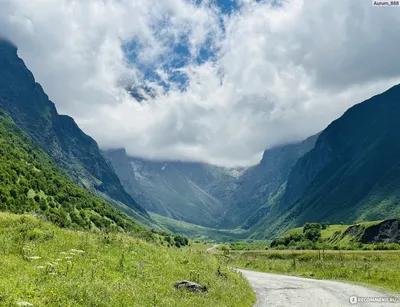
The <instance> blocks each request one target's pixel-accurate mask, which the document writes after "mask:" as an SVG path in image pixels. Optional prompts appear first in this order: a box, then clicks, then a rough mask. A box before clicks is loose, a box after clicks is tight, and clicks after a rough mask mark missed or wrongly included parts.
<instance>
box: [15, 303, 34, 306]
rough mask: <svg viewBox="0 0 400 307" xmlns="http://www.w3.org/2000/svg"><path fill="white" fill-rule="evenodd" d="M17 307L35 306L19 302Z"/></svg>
mask: <svg viewBox="0 0 400 307" xmlns="http://www.w3.org/2000/svg"><path fill="white" fill-rule="evenodd" d="M17 305H18V306H33V304H31V303H29V302H18V303H17Z"/></svg>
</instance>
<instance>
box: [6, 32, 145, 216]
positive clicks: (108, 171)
mask: <svg viewBox="0 0 400 307" xmlns="http://www.w3.org/2000/svg"><path fill="white" fill-rule="evenodd" d="M0 108H1V109H2V110H4V111H5V112H6V113H7V114H8V115H9V116H10V117H11V118H12V119H13V121H14V122H15V124H16V125H17V126H18V127H20V128H21V129H22V130H24V131H25V132H26V133H27V134H28V135H29V137H30V138H31V139H32V140H33V141H34V142H35V143H36V144H38V145H39V146H40V147H41V148H42V149H43V150H44V151H45V152H46V153H47V154H48V155H49V156H50V157H51V158H52V159H53V160H54V161H55V162H56V163H57V164H58V165H59V166H60V167H61V168H62V169H63V170H64V171H66V172H67V173H68V175H69V176H70V177H71V178H73V180H74V181H75V182H76V183H77V184H79V185H80V186H82V187H85V188H86V189H88V190H90V191H92V192H94V193H96V194H97V195H99V196H100V197H103V198H104V199H106V201H107V202H110V203H112V204H115V205H117V206H123V205H125V206H127V207H129V209H130V210H128V209H127V210H126V212H127V213H128V214H130V213H131V212H133V214H132V215H133V216H135V217H137V216H138V215H140V216H141V218H142V219H143V220H146V219H147V220H148V219H149V218H148V215H147V213H146V211H145V210H144V209H143V208H142V207H141V206H140V205H139V204H138V203H137V202H136V201H135V200H134V199H133V198H132V197H131V196H130V195H129V194H128V193H127V192H126V191H125V190H124V188H123V187H122V185H121V182H120V180H119V179H118V177H117V175H116V174H115V172H114V170H113V169H112V166H111V165H109V164H108V163H107V161H106V159H105V158H104V156H103V154H102V152H101V151H100V149H99V147H98V145H97V143H96V142H95V141H94V140H93V139H92V138H91V137H90V136H88V135H86V134H85V133H84V132H83V131H82V130H81V129H80V128H79V127H78V125H77V124H76V123H75V121H74V120H73V119H72V118H71V117H69V116H66V115H60V114H58V112H57V110H56V107H55V105H54V103H53V102H52V101H50V100H49V97H48V96H47V95H46V93H45V92H44V90H43V88H42V87H41V86H40V84H38V83H37V82H36V81H35V78H34V76H33V74H32V73H31V72H30V71H29V69H28V68H27V67H26V66H25V64H24V62H23V60H22V59H21V58H19V57H18V54H17V48H16V47H15V46H13V45H12V44H11V43H9V42H7V41H5V40H2V39H1V38H0ZM121 204H123V205H121Z"/></svg>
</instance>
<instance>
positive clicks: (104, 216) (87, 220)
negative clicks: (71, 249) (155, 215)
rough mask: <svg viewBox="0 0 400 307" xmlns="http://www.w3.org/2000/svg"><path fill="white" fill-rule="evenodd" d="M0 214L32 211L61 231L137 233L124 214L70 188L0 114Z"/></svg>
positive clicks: (54, 167)
mask: <svg viewBox="0 0 400 307" xmlns="http://www.w3.org/2000/svg"><path fill="white" fill-rule="evenodd" d="M0 210H1V211H11V212H14V213H25V212H33V213H35V214H38V215H43V216H45V217H46V218H47V219H49V220H50V221H52V222H54V223H55V224H57V225H59V226H62V227H72V228H78V229H91V228H99V229H107V230H112V229H115V230H135V229H136V230H137V231H142V227H139V226H138V225H137V224H136V223H135V222H134V221H133V220H132V219H130V218H128V217H127V216H126V215H125V214H123V213H120V212H119V211H117V210H116V209H114V208H113V207H111V206H110V205H109V204H107V203H105V202H104V201H103V200H101V199H99V198H97V197H95V196H94V195H92V194H91V193H89V192H88V191H86V190H84V189H83V188H81V187H79V186H78V185H76V184H75V183H74V182H73V181H72V180H71V179H70V178H69V177H68V176H67V175H66V174H64V172H63V171H62V170H61V169H60V168H59V167H58V166H57V165H56V164H55V163H54V162H53V161H52V160H51V159H50V157H48V156H47V154H46V153H44V152H43V151H42V150H41V149H40V148H39V146H37V145H35V144H34V143H33V142H32V140H31V139H30V138H29V137H28V136H27V135H26V134H25V133H24V132H23V131H22V130H21V129H20V128H18V127H17V126H16V125H15V124H14V123H13V121H12V120H11V118H10V117H9V116H8V115H6V114H5V113H4V112H3V111H1V110H0ZM143 231H144V230H143Z"/></svg>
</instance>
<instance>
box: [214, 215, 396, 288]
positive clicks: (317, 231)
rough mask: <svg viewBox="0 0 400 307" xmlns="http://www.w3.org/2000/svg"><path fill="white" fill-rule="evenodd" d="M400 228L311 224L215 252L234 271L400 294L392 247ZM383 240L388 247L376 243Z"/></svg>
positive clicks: (388, 223)
mask: <svg viewBox="0 0 400 307" xmlns="http://www.w3.org/2000/svg"><path fill="white" fill-rule="evenodd" d="M398 223H399V221H398V220H396V219H392V220H386V221H375V222H366V223H361V224H354V225H329V224H327V223H326V224H318V223H307V224H305V225H304V226H303V227H300V228H295V229H292V230H290V231H288V232H287V233H285V234H284V235H283V236H282V237H279V238H276V239H274V240H272V241H244V242H236V243H231V244H225V245H220V246H219V247H218V249H217V250H215V251H214V253H216V254H217V255H219V257H220V259H221V260H223V261H225V263H226V264H227V265H229V266H231V267H239V268H244V269H249V270H255V271H262V272H269V273H278V274H285V275H296V276H301V277H307V278H317V279H332V280H342V281H348V282H355V283H360V284H365V285H368V286H372V287H378V288H383V289H386V290H389V291H395V292H400V274H399V272H400V245H399V244H398V241H397V243H395V242H393V240H395V239H396V238H398V235H399V233H398V230H399V228H398ZM382 229H383V230H382ZM382 238H384V240H386V242H388V243H384V242H376V241H379V240H381V239H382ZM363 242H370V243H363ZM372 242H374V243H372Z"/></svg>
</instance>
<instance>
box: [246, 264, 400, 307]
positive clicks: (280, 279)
mask: <svg viewBox="0 0 400 307" xmlns="http://www.w3.org/2000/svg"><path fill="white" fill-rule="evenodd" d="M238 271H239V272H241V273H242V274H243V276H244V277H246V278H247V279H248V280H249V282H250V284H251V285H252V287H253V289H254V291H255V292H256V294H257V303H256V305H255V307H264V306H268V307H297V306H301V307H308V306H310V307H340V306H357V307H361V306H368V307H380V306H383V307H395V306H400V296H399V297H398V298H397V302H382V301H381V302H365V301H364V302H362V301H361V300H363V298H368V299H370V298H374V299H375V298H378V300H380V299H381V298H383V299H384V300H395V301H396V298H395V297H394V296H393V295H390V294H385V293H383V292H377V291H375V290H372V289H368V288H366V287H362V286H356V285H353V284H346V283H342V282H336V281H329V280H316V279H308V278H301V277H293V276H286V275H278V274H268V273H261V272H254V271H247V270H241V269H238ZM351 300H353V303H351V302H350V301H351ZM354 300H356V301H358V302H356V303H354ZM375 300H376V299H375Z"/></svg>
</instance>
